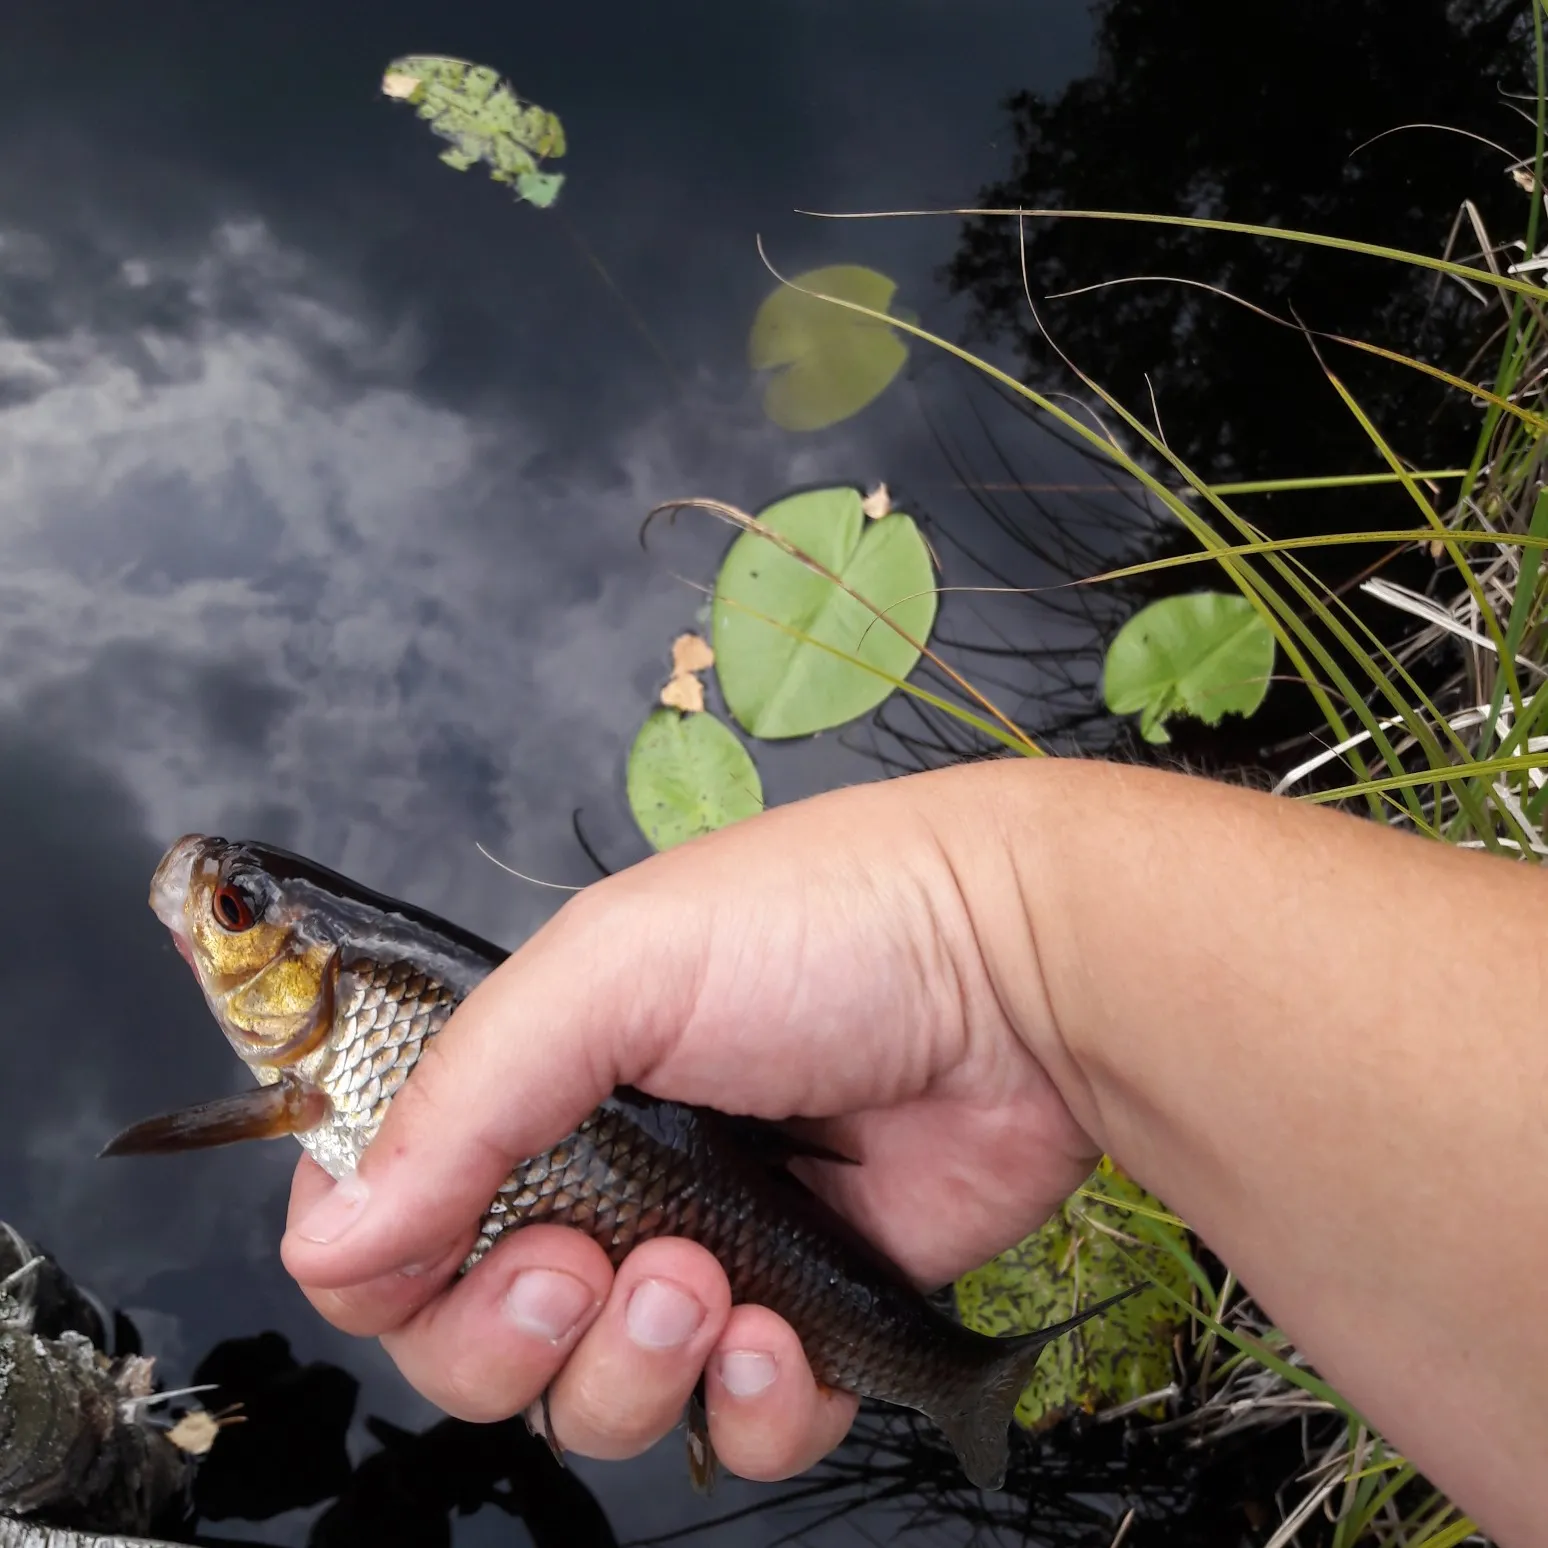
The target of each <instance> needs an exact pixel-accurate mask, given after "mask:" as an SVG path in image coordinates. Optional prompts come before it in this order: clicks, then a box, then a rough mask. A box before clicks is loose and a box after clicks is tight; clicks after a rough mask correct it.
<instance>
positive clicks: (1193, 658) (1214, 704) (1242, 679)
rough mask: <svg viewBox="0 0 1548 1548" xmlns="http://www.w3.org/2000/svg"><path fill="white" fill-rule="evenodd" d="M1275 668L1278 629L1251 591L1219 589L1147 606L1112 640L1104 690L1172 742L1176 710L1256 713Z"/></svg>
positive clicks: (1153, 738)
mask: <svg viewBox="0 0 1548 1548" xmlns="http://www.w3.org/2000/svg"><path fill="white" fill-rule="evenodd" d="M1273 671H1274V635H1273V631H1272V630H1271V629H1270V628H1269V626H1268V625H1267V624H1266V623H1265V622H1264V621H1263V619H1262V617H1261V616H1260V615H1259V613H1258V612H1257V610H1256V609H1255V608H1254V607H1253V605H1252V604H1251V603H1250V602H1249V601H1248V600H1247V599H1246V598H1245V597H1241V596H1233V595H1228V594H1225V593H1222V592H1216V591H1201V592H1193V593H1190V594H1188V595H1186V596H1180V597H1167V598H1165V599H1164V600H1162V601H1160V602H1152V603H1151V604H1150V606H1149V607H1146V608H1142V609H1141V610H1140V611H1139V612H1138V613H1136V614H1135V615H1134V617H1132V618H1131V619H1130V620H1129V621H1128V623H1126V624H1125V625H1124V626H1123V628H1121V629H1120V630H1119V631H1118V635H1117V638H1116V639H1114V641H1113V643H1112V644H1111V645H1109V646H1108V648H1107V664H1106V668H1105V670H1104V674H1103V693H1104V696H1105V698H1106V700H1107V707H1108V709H1110V710H1111V711H1112V712H1113V713H1114V714H1115V715H1132V714H1134V713H1135V712H1136V711H1138V712H1139V714H1140V735H1142V736H1143V737H1144V738H1145V740H1146V741H1147V742H1168V741H1170V740H1171V738H1170V737H1169V736H1168V735H1167V733H1166V728H1165V725H1164V724H1163V722H1164V721H1165V720H1166V717H1167V716H1168V715H1173V714H1184V715H1195V716H1197V717H1198V718H1199V719H1200V720H1203V721H1205V722H1206V723H1208V724H1209V725H1212V726H1213V725H1217V724H1218V723H1219V721H1220V717H1221V716H1222V715H1224V714H1226V713H1227V712H1230V713H1233V714H1237V715H1250V714H1252V712H1253V711H1254V710H1255V709H1257V707H1258V706H1259V705H1260V704H1261V703H1262V702H1263V698H1264V695H1265V694H1266V693H1267V692H1268V685H1269V678H1270V676H1271V675H1272V673H1273Z"/></svg>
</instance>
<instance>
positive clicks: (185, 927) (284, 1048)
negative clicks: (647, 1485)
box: [102, 834, 1142, 1489]
mask: <svg viewBox="0 0 1548 1548" xmlns="http://www.w3.org/2000/svg"><path fill="white" fill-rule="evenodd" d="M150 904H151V908H152V909H153V910H154V912H155V914H156V916H157V917H158V918H159V919H160V920H161V922H162V923H163V924H164V925H165V926H166V927H167V929H168V930H169V931H170V932H171V935H172V939H173V943H174V944H175V945H176V947H177V950H178V951H179V952H180V953H181V955H182V956H183V957H184V958H185V959H186V961H187V962H188V964H189V965H190V966H191V967H192V969H193V972H194V976H195V977H196V979H197V980H198V982H199V985H200V987H201V988H202V990H203V992H204V996H205V999H206V1002H207V1003H208V1006H209V1008H210V1011H211V1012H212V1014H213V1016H214V1019H215V1021H216V1022H217V1023H218V1024H219V1026H220V1028H221V1030H222V1032H224V1034H225V1036H226V1038H227V1040H228V1041H229V1043H230V1044H231V1046H232V1048H233V1049H234V1050H235V1052H236V1053H237V1055H238V1056H239V1057H240V1058H241V1059H242V1060H243V1062H244V1063H245V1064H246V1065H247V1066H248V1068H249V1069H250V1070H251V1071H252V1073H253V1074H254V1075H255V1076H256V1078H257V1082H258V1084H257V1087H256V1089H253V1090H250V1091H245V1092H242V1093H241V1094H239V1095H236V1096H228V1097H222V1098H219V1099H216V1100H214V1101H210V1102H205V1103H201V1104H199V1105H198V1106H195V1107H191V1108H185V1109H182V1110H180V1111H178V1112H174V1113H168V1114H165V1115H162V1116H160V1117H157V1118H151V1119H147V1120H144V1121H142V1122H140V1123H137V1124H134V1125H131V1126H130V1127H129V1128H128V1129H126V1130H124V1131H123V1132H122V1133H121V1134H119V1135H118V1136H117V1137H116V1138H114V1139H113V1140H112V1141H110V1142H109V1143H108V1145H107V1146H106V1147H105V1148H104V1150H103V1152H102V1153H103V1154H104V1155H132V1154H162V1153H170V1152H180V1151H189V1150H198V1149H203V1148H207V1147H209V1146H213V1145H225V1144H231V1143H234V1142H237V1141H242V1140H248V1139H267V1138H276V1137H280V1136H284V1135H294V1136H295V1137H296V1138H297V1139H298V1140H299V1141H300V1143H301V1144H302V1146H303V1147H304V1148H305V1149H306V1151H307V1152H308V1153H309V1154H310V1155H311V1157H312V1158H313V1160H315V1161H316V1162H317V1163H318V1165H319V1166H321V1167H322V1168H323V1169H324V1170H325V1171H326V1172H328V1173H329V1174H330V1175H331V1176H333V1177H334V1178H341V1177H344V1176H346V1175H348V1174H349V1173H350V1172H351V1171H352V1170H353V1169H354V1167H355V1166H356V1165H357V1163H358V1162H359V1160H360V1158H361V1156H362V1154H363V1153H364V1152H365V1149H366V1147H367V1146H368V1145H369V1144H370V1142H371V1139H372V1137H373V1136H374V1135H375V1134H376V1132H377V1130H378V1128H379V1127H380V1126H381V1122H382V1119H383V1118H384V1117H385V1115H386V1113H387V1111H388V1108H389V1107H390V1105H391V1103H392V1100H393V1098H394V1096H395V1095H396V1094H397V1093H398V1092H399V1091H400V1090H402V1088H403V1084H404V1082H405V1081H406V1080H408V1079H409V1078H410V1076H411V1073H412V1071H413V1068H414V1065H415V1063H416V1061H417V1060H418V1059H419V1058H420V1056H421V1055H422V1054H423V1052H424V1050H425V1048H426V1047H427V1046H428V1045H429V1044H430V1042H431V1040H432V1039H433V1038H434V1037H435V1036H436V1035H437V1033H438V1032H439V1031H440V1030H441V1028H442V1027H443V1026H444V1025H445V1024H446V1022H447V1020H448V1019H449V1018H450V1017H451V1014H452V1012H453V1011H454V1010H455V1009H456V1007H457V1006H458V1004H459V1003H460V1002H461V1001H462V1000H463V998H464V997H465V996H466V995H467V994H469V993H470V992H471V991H472V990H473V988H474V987H475V986H476V985H477V984H478V983H479V982H481V981H482V980H483V979H484V978H485V977H487V976H488V974H489V973H491V972H492V971H493V970H494V969H495V968H497V967H498V966H499V965H500V963H501V962H503V961H504V960H505V959H506V957H507V956H508V955H509V954H508V953H507V952H506V951H504V950H503V949H502V948H500V947H498V946H495V945H493V944H491V943H490V942H488V941H485V940H482V939H480V938H479V937H478V936H475V935H473V934H471V933H469V932H468V931H467V930H464V929H462V928H461V927H460V926H458V925H455V924H452V923H451V922H449V921H447V920H444V919H440V918H437V917H436V916H435V915H433V914H431V913H428V912H426V911H425V910H423V909H420V908H418V907H416V906H414V905H412V904H409V903H405V902H401V901H399V900H397V899H394V898H390V897H387V896H385V895H383V894H381V893H377V892H373V891H371V890H369V889H367V888H365V887H362V886H360V885H359V884H357V883H355V882H353V881H351V880H349V879H348V878H346V877H344V876H340V875H338V874H337V873H335V872H333V871H330V870H327V869H325V868H324V867H322V866H320V865H317V864H315V863H314V862H312V861H310V860H307V859H304V858H303V857H301V856H299V855H295V854H291V853H290V852H288V851H286V850H283V849H278V848H275V847H273V846H271V845H268V844H264V843H260V842H256V841H251V840H243V841H228V840H226V839H223V838H217V837H211V836H206V835H202V834H189V835H186V836H185V837H183V838H180V839H178V840H177V842H176V843H174V844H173V845H172V846H171V848H170V849H168V850H167V852H166V854H165V856H164V857H163V858H162V860H161V863H160V865H159V866H158V867H157V868H156V872H155V876H154V878H153V879H152V882H151V889H150ZM513 1099H514V1098H513ZM798 1155H805V1156H812V1157H815V1158H817V1159H820V1160H824V1161H828V1162H833V1163H836V1164H858V1163H856V1162H854V1161H853V1159H852V1158H850V1157H847V1156H841V1155H839V1154H837V1153H836V1152H834V1151H831V1150H826V1149H824V1148H823V1147H821V1146H818V1145H815V1144H812V1143H810V1142H808V1141H805V1140H803V1139H800V1138H798V1137H796V1136H793V1135H791V1134H789V1133H787V1132H786V1131H785V1130H784V1129H782V1128H780V1127H779V1126H778V1125H776V1124H774V1123H770V1122H768V1121H766V1120H763V1119H759V1118H752V1117H747V1116H739V1115H734V1114H728V1113H722V1112H718V1111H716V1110H714V1109H711V1108H707V1107H699V1106H689V1105H687V1104H684V1103H680V1102H674V1101H670V1100H667V1099H664V1098H660V1097H656V1096H652V1095H649V1094H647V1093H646V1092H643V1091H639V1090H636V1089H634V1088H632V1087H627V1086H621V1087H619V1088H617V1089H616V1090H614V1091H613V1092H612V1093H611V1094H610V1095H609V1096H608V1097H607V1098H606V1099H605V1100H604V1101H603V1102H602V1103H601V1105H600V1106H599V1107H597V1108H596V1109H595V1110H594V1111H593V1112H591V1113H590V1114H589V1115H588V1116H587V1117H586V1118H585V1119H584V1120H583V1121H582V1122H581V1123H580V1124H579V1126H578V1127H577V1128H576V1129H575V1130H574V1131H573V1132H572V1133H570V1134H568V1135H567V1136H565V1138H563V1139H562V1140H560V1141H559V1143H558V1144H557V1145H554V1146H553V1147H552V1148H551V1149H549V1150H547V1151H545V1152H544V1153H543V1154H542V1155H537V1156H532V1157H529V1158H527V1159H525V1160H522V1161H519V1162H518V1163H517V1164H515V1166H514V1168H513V1170H512V1171H511V1174H510V1176H509V1177H508V1178H507V1179H506V1181H505V1182H504V1183H503V1184H501V1186H500V1189H499V1191H498V1193H497V1194H496V1196H495V1197H494V1199H492V1200H491V1201H490V1204H489V1207H488V1209H487V1210H486V1211H485V1213H484V1216H483V1218H482V1220H481V1221H480V1224H479V1229H478V1237H477V1240H476V1241H475V1243H474V1245H473V1247H472V1248H471V1250H470V1252H469V1254H468V1256H467V1259H466V1260H465V1262H464V1264H463V1266H462V1271H463V1272H465V1271H466V1270H467V1269H469V1268H471V1267H472V1265H473V1264H475V1263H476V1262H477V1261H478V1260H479V1259H480V1258H482V1257H483V1255H484V1254H485V1253H486V1252H488V1251H489V1249H490V1248H491V1247H492V1246H493V1245H494V1244H495V1242H496V1241H498V1240H499V1238H500V1237H501V1236H502V1235H503V1234H504V1233H505V1232H506V1231H508V1230H512V1229H516V1228H519V1227H521V1226H523V1225H529V1224H533V1223H536V1222H538V1221H549V1222H553V1223H555V1224H559V1225H564V1226H570V1227H573V1228H574V1229H576V1230H579V1231H582V1232H584V1233H585V1234H586V1235H588V1236H590V1237H591V1238H592V1239H593V1240H595V1241H596V1242H598V1243H600V1245H601V1246H602V1247H603V1248H604V1250H605V1251H606V1252H607V1255H608V1257H609V1259H610V1260H611V1261H612V1263H613V1264H614V1266H615V1267H616V1266H617V1265H618V1264H619V1263H621V1262H622V1261H623V1259H624V1258H625V1256H626V1255H627V1254H628V1253H629V1251H630V1249H631V1248H633V1247H634V1246H635V1245H636V1244H637V1243H639V1242H642V1241H646V1240H649V1239H650V1238H652V1237H657V1236H682V1237H687V1238H689V1239H690V1240H692V1241H695V1242H698V1243H700V1244H701V1245H702V1246H704V1247H705V1248H707V1249H708V1250H709V1251H710V1252H711V1253H712V1254H714V1256H715V1257H716V1258H717V1259H718V1260H719V1262H720V1263H721V1265H722V1267H723V1268H724V1269H725V1271H726V1275H727V1277H728V1279H729V1281H730V1284H731V1291H732V1297H733V1299H734V1300H735V1301H738V1302H752V1303H756V1304H758V1305H761V1306H766V1307H768V1308H770V1309H771V1310H772V1311H775V1312H777V1313H778V1314H779V1315H780V1316H782V1317H783V1318H784V1319H785V1320H786V1321H787V1322H789V1324H790V1325H791V1327H792V1328H794V1329H795V1331H796V1333H797V1335H798V1336H799V1338H800V1340H801V1344H802V1347H803V1349H804V1350H805V1353H806V1358H807V1360H808V1361H809V1363H810V1365H811V1368H812V1373H813V1375H814V1376H815V1377H816V1379H817V1380H818V1381H819V1382H820V1383H822V1384H823V1385H825V1386H827V1387H829V1388H835V1389H838V1390H841V1391H844V1392H851V1393H855V1394H858V1395H859V1396H862V1397H868V1398H875V1399H879V1400H881V1401H883V1402H886V1403H892V1404H897V1405H900V1406H902V1407H906V1408H912V1409H917V1410H918V1411H919V1412H921V1413H923V1414H924V1415H925V1416H926V1417H927V1418H928V1419H929V1420H931V1422H932V1423H934V1424H935V1425H936V1426H937V1428H939V1429H940V1430H941V1431H942V1432H943V1433H944V1434H945V1436H946V1438H947V1440H948V1441H949V1442H950V1443H951V1446H952V1448H953V1449H954V1451H955V1452H956V1455H957V1458H958V1461H959V1462H960V1463H961V1466H962V1469H963V1471H964V1473H965V1474H966V1475H967V1477H968V1479H969V1480H970V1481H971V1482H972V1483H973V1484H974V1485H976V1486H977V1487H979V1488H983V1489H998V1488H1001V1487H1003V1485H1004V1481H1005V1473H1006V1467H1007V1462H1008V1457H1009V1438H1008V1429H1009V1425H1010V1422H1011V1419H1012V1416H1013V1413H1014V1410H1015V1407H1016V1403H1017V1401H1018V1399H1019V1397H1020V1394H1021V1393H1022V1391H1023V1389H1024V1388H1025V1387H1026V1385H1027V1382H1028V1380H1029V1379H1030V1378H1031V1376H1032V1373H1033V1370H1034V1368H1035V1367H1036V1365H1037V1362H1038V1359H1039V1357H1040V1355H1041V1353H1042V1351H1043V1349H1045V1348H1046V1347H1047V1346H1048V1345H1049V1344H1050V1343H1052V1342H1053V1341H1054V1340H1055V1339H1057V1338H1060V1337H1062V1336H1063V1335H1065V1334H1066V1333H1069V1332H1070V1331H1071V1330H1072V1329H1074V1328H1076V1327H1078V1326H1080V1325H1081V1324H1082V1323H1084V1322H1086V1321H1088V1320H1089V1319H1091V1318H1092V1317H1095V1316H1097V1315H1098V1314H1099V1313H1101V1312H1103V1311H1105V1310H1106V1309H1107V1308H1108V1307H1110V1306H1112V1305H1113V1304H1115V1303H1116V1302H1117V1301H1120V1300H1123V1299H1124V1298H1125V1297H1126V1296H1128V1295H1130V1294H1133V1293H1134V1291H1135V1290H1138V1289H1140V1288H1142V1287H1141V1286H1140V1285H1134V1286H1131V1287H1130V1288H1129V1289H1127V1290H1125V1291H1123V1292H1121V1293H1120V1294H1118V1295H1115V1296H1110V1297H1108V1298H1107V1299H1106V1300H1103V1301H1099V1302H1097V1303H1096V1304H1095V1305H1091V1306H1088V1307H1085V1308H1083V1309H1081V1310H1079V1311H1077V1312H1076V1314H1075V1315H1074V1316H1071V1317H1069V1318H1066V1319H1065V1320H1064V1321H1062V1322H1058V1323H1054V1324H1052V1325H1051V1326H1048V1327H1044V1328H1040V1329H1037V1330H1036V1331H1033V1332H1029V1333H1025V1334H1018V1335H1012V1336H1009V1337H1002V1338H992V1337H989V1336H986V1335H984V1334H980V1333H977V1332H974V1331H972V1330H971V1329H969V1328H966V1327H964V1326H962V1325H961V1324H960V1323H958V1322H956V1321H954V1320H953V1319H952V1318H951V1317H949V1316H947V1315H946V1314H945V1313H943V1312H941V1311H939V1310H937V1309H936V1308H935V1307H934V1306H932V1305H931V1304H930V1302H929V1300H928V1299H927V1298H926V1297H925V1296H924V1295H923V1294H922V1293H921V1292H920V1291H919V1290H918V1289H917V1288H916V1287H915V1286H914V1285H913V1284H912V1283H911V1282H910V1281H909V1279H908V1277H907V1276H906V1275H905V1274H904V1273H903V1271H902V1270H901V1269H900V1268H899V1267H898V1266H897V1265H896V1264H895V1263H893V1262H892V1261H891V1260H890V1259H889V1258H887V1257H886V1256H885V1255H884V1254H883V1253H882V1252H881V1251H880V1250H879V1249H877V1248H876V1247H875V1246H873V1245H872V1244H871V1243H870V1242H869V1241H868V1240H867V1239H866V1238H865V1237H863V1236H862V1235H861V1234H860V1233H859V1232H858V1231H857V1230H856V1229H855V1228H854V1227H853V1226H852V1225H850V1224H849V1222H847V1221H846V1220H845V1219H844V1218H843V1217H842V1216H841V1215H839V1214H838V1212H837V1211H836V1210H834V1209H832V1208H831V1207H830V1206H829V1205H827V1204H826V1203H825V1202H824V1201H823V1200H822V1199H821V1198H819V1196H818V1195H817V1194H816V1193H815V1192H813V1191H812V1190H811V1189H809V1188H808V1187H807V1186H806V1185H805V1184H804V1183H802V1182H801V1181H800V1180H799V1179H798V1178H797V1177H796V1176H795V1174H794V1173H793V1172H792V1171H791V1170H790V1169H789V1165H788V1163H789V1162H790V1160H791V1159H792V1158H794V1157H795V1156H798ZM694 1410H695V1405H690V1427H689V1455H690V1471H691V1473H692V1475H693V1476H694V1479H695V1482H696V1483H697V1484H701V1485H705V1486H707V1481H708V1480H709V1479H712V1478H713V1472H714V1463H713V1453H712V1452H709V1451H708V1450H707V1441H708V1437H707V1434H706V1433H705V1428H704V1422H703V1415H702V1409H699V1410H698V1411H697V1416H696V1417H697V1422H694V1419H695V1413H694ZM545 1417H546V1414H545ZM545 1429H546V1430H547V1433H548V1436H549V1439H550V1442H551V1444H553V1443H554V1442H553V1426H552V1424H551V1423H549V1424H546V1425H545ZM556 1454H558V1453H557V1447H556Z"/></svg>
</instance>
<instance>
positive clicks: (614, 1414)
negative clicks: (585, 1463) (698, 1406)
mask: <svg viewBox="0 0 1548 1548" xmlns="http://www.w3.org/2000/svg"><path fill="white" fill-rule="evenodd" d="M689 1385H690V1386H691V1385H692V1383H691V1381H690V1383H689ZM631 1399H632V1400H631ZM685 1401H686V1399H684V1398H682V1397H680V1396H678V1395H677V1394H676V1389H675V1387H671V1386H668V1385H666V1384H665V1383H663V1384H662V1385H661V1386H659V1387H657V1388H655V1389H653V1390H651V1391H649V1392H643V1391H642V1392H638V1393H629V1392H622V1391H620V1390H619V1388H618V1385H617V1383H616V1382H610V1381H607V1380H606V1379H604V1378H601V1377H600V1376H594V1375H591V1374H590V1373H576V1374H575V1377H574V1379H573V1380H572V1379H570V1373H568V1372H567V1373H566V1380H565V1383H564V1386H563V1391H562V1403H556V1404H555V1408H556V1428H558V1429H559V1432H560V1434H561V1436H562V1435H563V1433H564V1429H565V1425H564V1422H563V1421H561V1420H560V1419H559V1417H558V1414H559V1412H560V1411H562V1413H563V1416H564V1420H567V1421H568V1422H569V1426H570V1427H571V1429H572V1432H573V1433H577V1434H584V1435H586V1436H588V1437H590V1445H589V1446H588V1447H581V1446H579V1445H578V1446H577V1449H581V1450H588V1451H589V1452H590V1453H591V1454H594V1455H596V1456H598V1457H601V1458H604V1459H606V1460H610V1461H624V1460H626V1459H628V1458H630V1457H637V1456H639V1455H640V1454H641V1453H642V1452H646V1451H649V1450H650V1448H651V1447H652V1446H654V1445H655V1444H656V1442H657V1441H658V1440H660V1439H661V1437H662V1436H663V1435H666V1434H667V1433H668V1432H669V1431H670V1430H672V1428H673V1427H674V1426H675V1425H676V1423H677V1419H678V1415H679V1414H680V1413H681V1411H682V1406H683V1403H684V1402H685Z"/></svg>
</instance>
